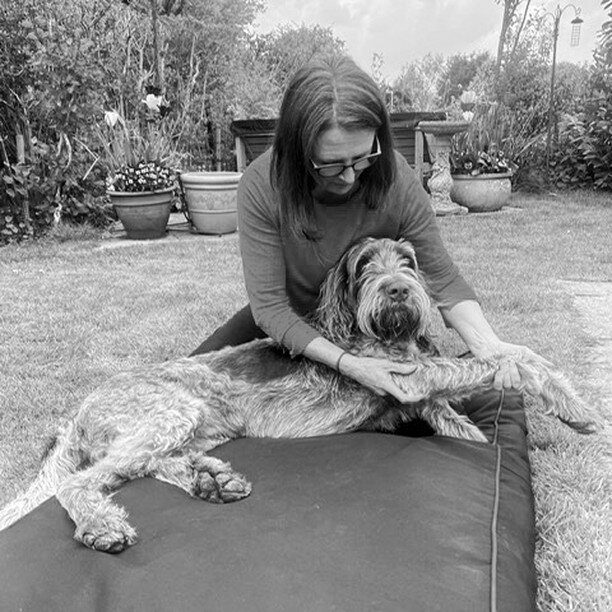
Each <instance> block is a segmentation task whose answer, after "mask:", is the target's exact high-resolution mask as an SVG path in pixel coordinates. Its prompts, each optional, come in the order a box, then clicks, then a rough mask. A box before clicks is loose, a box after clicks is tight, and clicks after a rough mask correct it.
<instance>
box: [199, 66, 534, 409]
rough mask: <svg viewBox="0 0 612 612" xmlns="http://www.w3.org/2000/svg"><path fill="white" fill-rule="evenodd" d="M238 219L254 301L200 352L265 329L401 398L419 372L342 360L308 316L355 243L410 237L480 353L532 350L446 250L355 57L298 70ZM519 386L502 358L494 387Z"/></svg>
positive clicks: (450, 317)
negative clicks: (512, 340) (488, 307)
mask: <svg viewBox="0 0 612 612" xmlns="http://www.w3.org/2000/svg"><path fill="white" fill-rule="evenodd" d="M238 224H239V227H240V249H241V256H242V262H243V267H244V277H245V284H246V289H247V293H248V296H249V300H250V305H249V306H246V307H245V308H244V309H242V310H241V311H240V312H239V313H237V314H236V315H235V316H234V317H233V318H232V319H231V320H230V321H228V322H227V323H226V324H225V325H224V326H222V327H221V328H219V329H218V330H217V331H216V332H215V333H214V334H213V335H212V336H211V337H210V338H208V339H207V340H206V341H205V342H204V343H202V344H201V345H200V346H199V347H198V348H197V349H196V351H194V353H193V354H194V355H195V354H199V353H203V352H207V351H211V350H217V349H220V348H222V347H223V346H227V345H237V344H241V343H243V342H248V341H249V340H252V339H254V338H261V337H265V336H270V337H271V338H273V339H274V340H276V341H277V342H279V343H281V344H282V345H284V346H285V347H286V348H287V349H289V351H290V353H291V355H298V354H302V355H304V356H305V357H307V358H308V359H312V360H315V361H319V362H321V363H324V364H326V365H327V366H329V367H330V368H336V369H339V370H340V371H341V373H342V374H343V375H345V376H348V377H350V378H352V379H354V380H355V381H357V382H359V383H360V384H362V385H364V386H365V387H367V388H369V389H371V390H372V391H374V392H375V393H378V394H380V395H384V394H391V395H393V396H395V397H396V398H397V399H398V400H399V401H402V402H406V401H415V400H418V399H420V397H417V396H414V395H410V394H407V393H404V392H402V391H401V390H400V389H399V388H398V387H397V386H396V385H395V383H394V382H393V380H392V377H391V376H390V373H392V372H399V373H404V374H409V373H410V372H412V367H411V366H409V365H406V364H398V363H393V362H390V361H386V360H383V359H374V358H369V357H357V356H354V355H344V356H342V359H341V360H340V356H341V355H342V353H343V351H342V349H341V348H339V347H337V346H335V345H334V344H332V343H331V342H329V341H328V340H326V339H325V338H323V337H322V336H320V335H319V334H318V333H317V332H316V331H315V330H314V329H313V328H312V327H310V326H309V325H308V324H307V323H306V322H305V320H304V318H305V316H306V315H307V314H308V313H310V312H312V311H313V310H314V308H315V305H316V300H317V296H318V293H319V287H320V285H321V283H322V282H323V279H324V277H325V275H326V273H327V271H328V270H329V269H330V268H331V267H332V266H333V265H334V264H335V263H336V262H337V261H338V260H339V259H340V257H341V255H342V253H343V252H344V251H345V250H346V248H347V247H348V246H349V245H350V244H352V243H353V242H354V241H355V240H357V239H359V238H361V237H365V236H374V237H378V238H380V237H389V238H394V239H397V238H400V237H404V238H407V239H408V240H409V241H410V242H411V243H412V244H413V246H414V248H415V251H416V255H417V260H418V262H419V265H420V268H421V271H422V272H423V274H424V276H425V278H426V280H427V281H428V284H429V287H430V289H431V291H432V294H433V296H434V298H435V299H436V301H437V304H438V306H439V309H440V312H441V314H442V316H443V318H444V320H445V322H446V323H447V325H448V326H450V327H452V328H454V329H455V330H456V331H457V332H458V333H459V335H460V336H461V337H462V338H463V340H464V341H465V343H466V344H467V346H468V348H469V349H470V351H471V352H472V353H473V354H474V355H475V356H477V357H490V356H493V355H496V356H507V357H510V356H512V355H516V354H517V353H521V352H525V351H528V352H530V351H529V349H527V348H526V347H522V346H517V345H513V344H509V343H507V342H503V341H502V340H500V339H499V338H498V337H497V335H496V333H495V332H494V331H493V329H492V327H491V326H490V325H489V323H488V322H487V320H486V318H485V316H484V314H483V312H482V310H481V308H480V305H479V304H478V302H477V300H476V295H475V294H474V291H473V290H472V289H471V288H470V287H469V285H468V284H467V283H466V282H465V280H464V279H463V278H462V277H461V275H460V274H459V271H458V270H457V268H456V266H455V265H454V264H453V262H452V261H451V259H450V257H449V255H448V253H447V252H446V250H445V248H444V246H443V244H442V241H441V238H440V233H439V230H438V227H437V225H436V221H435V215H434V213H433V210H432V207H431V205H430V203H429V198H428V195H427V193H426V192H425V190H424V189H423V187H422V185H421V183H420V181H419V179H418V178H417V176H416V174H415V173H414V172H413V171H412V169H411V168H410V167H409V166H408V164H407V162H406V160H405V159H404V158H403V157H402V156H401V155H400V154H399V153H397V152H396V151H394V150H393V147H392V136H391V129H390V122H389V116H388V113H387V110H386V108H385V105H384V102H383V100H382V99H381V96H380V93H379V90H378V87H377V86H376V84H375V83H374V81H373V80H372V79H371V78H370V77H369V76H368V75H367V74H366V73H365V72H364V71H363V70H361V69H360V68H359V67H358V66H357V65H356V64H355V63H354V62H353V61H352V60H351V59H349V58H348V57H344V56H333V57H328V58H324V59H320V60H317V61H315V62H313V63H311V64H309V65H307V66H305V67H304V68H302V69H301V70H299V71H298V72H297V74H296V75H295V77H294V78H293V79H292V81H291V83H290V84H289V87H288V89H287V91H286V93H285V95H284V98H283V102H282V106H281V110H280V115H279V119H278V124H277V129H276V134H275V139H274V144H273V147H272V149H271V150H269V151H267V152H266V153H264V154H263V155H262V156H260V157H259V158H258V159H256V160H255V161H253V163H252V164H251V165H250V166H249V167H248V168H247V170H246V171H245V173H244V175H243V177H242V180H241V182H240V186H239V189H238ZM519 383H520V377H519V374H518V371H517V369H516V367H515V365H514V364H513V362H512V360H511V359H510V358H509V359H506V360H504V359H502V365H501V366H500V370H499V372H498V375H497V377H496V380H495V386H496V387H497V388H498V389H500V388H502V387H505V388H510V387H516V386H517V385H518V384H519Z"/></svg>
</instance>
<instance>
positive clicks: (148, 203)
mask: <svg viewBox="0 0 612 612" xmlns="http://www.w3.org/2000/svg"><path fill="white" fill-rule="evenodd" d="M106 193H107V194H108V195H109V196H110V199H111V202H112V204H113V206H114V207H115V211H116V212H117V216H118V217H119V221H121V223H122V224H123V227H124V228H125V231H126V233H127V237H128V238H131V239H133V240H149V239H153V238H163V237H164V236H165V235H166V226H167V225H168V219H169V217H170V210H171V208H172V198H173V195H174V187H169V188H168V189H160V190H159V191H141V192H134V193H132V192H128V191H107V192H106Z"/></svg>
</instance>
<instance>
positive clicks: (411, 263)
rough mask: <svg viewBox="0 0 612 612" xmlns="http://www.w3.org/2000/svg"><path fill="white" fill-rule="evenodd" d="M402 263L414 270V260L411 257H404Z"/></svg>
mask: <svg viewBox="0 0 612 612" xmlns="http://www.w3.org/2000/svg"><path fill="white" fill-rule="evenodd" d="M404 263H405V264H406V265H407V266H408V267H409V268H410V269H411V270H416V261H415V260H414V258H412V257H404Z"/></svg>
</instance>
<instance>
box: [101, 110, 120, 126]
mask: <svg viewBox="0 0 612 612" xmlns="http://www.w3.org/2000/svg"><path fill="white" fill-rule="evenodd" d="M104 121H106V125H108V127H112V128H113V127H115V125H116V123H117V121H119V113H118V112H117V111H105V112H104Z"/></svg>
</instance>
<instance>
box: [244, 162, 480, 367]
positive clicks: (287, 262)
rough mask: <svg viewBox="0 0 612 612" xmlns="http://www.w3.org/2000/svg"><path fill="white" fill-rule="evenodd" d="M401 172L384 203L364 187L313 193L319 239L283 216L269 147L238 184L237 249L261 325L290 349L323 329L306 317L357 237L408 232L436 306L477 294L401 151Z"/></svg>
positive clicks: (405, 234)
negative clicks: (329, 196)
mask: <svg viewBox="0 0 612 612" xmlns="http://www.w3.org/2000/svg"><path fill="white" fill-rule="evenodd" d="M395 155H396V161H397V172H396V178H395V181H394V183H393V185H392V186H391V188H390V189H389V191H388V193H387V194H386V196H385V199H386V205H385V206H383V207H382V208H381V209H380V210H372V209H368V208H367V206H366V204H365V202H364V199H363V194H362V190H357V191H356V192H355V193H353V195H352V196H351V197H350V198H349V199H348V200H346V201H344V202H342V203H340V204H331V203H325V202H321V201H315V215H316V217H315V218H316V223H317V227H318V228H320V229H322V236H321V237H319V238H318V239H316V240H312V239H308V238H306V237H305V236H304V237H299V236H296V235H295V234H294V233H291V232H289V231H287V230H286V229H285V228H283V227H282V224H281V212H280V210H281V196H280V193H279V191H278V190H276V189H275V188H274V187H273V186H272V184H271V182H270V164H271V157H272V156H271V150H268V151H267V152H265V153H264V154H263V155H261V156H260V157H258V158H257V159H256V160H254V161H253V162H252V163H251V164H250V165H249V167H248V168H247V169H246V171H245V172H244V174H243V176H242V179H241V181H240V185H239V187H238V228H239V240H240V252H241V256H242V264H243V271H244V279H245V285H246V290H247V294H248V296H249V301H250V306H251V310H252V312H253V317H254V319H255V322H256V323H257V325H258V326H259V327H260V328H261V329H262V330H263V331H264V332H265V333H266V334H268V335H269V336H270V337H271V338H273V339H274V340H276V341H277V342H280V343H281V344H283V345H284V346H285V347H287V348H288V349H289V350H290V352H291V354H292V355H296V354H301V353H302V352H303V351H304V348H305V347H306V346H307V345H308V344H309V343H310V342H311V341H312V340H313V339H315V338H317V337H318V336H319V334H318V332H317V331H316V330H315V329H314V328H313V327H311V326H310V325H308V323H307V322H306V321H305V320H304V317H305V316H306V315H307V314H308V313H311V312H313V311H314V309H315V308H316V303H317V298H318V295H319V289H320V287H321V284H322V283H323V280H324V278H325V276H326V274H327V272H328V271H329V269H330V268H332V267H333V266H334V265H335V264H336V263H337V262H338V260H339V259H340V257H341V256H342V254H343V253H344V251H345V250H346V249H347V248H348V247H349V246H350V245H351V244H352V243H354V242H355V241H356V240H358V239H359V238H363V237H366V236H372V237H375V238H383V237H387V238H393V239H399V238H405V239H407V240H409V241H410V242H411V243H412V245H413V247H414V249H415V252H416V257H417V262H418V264H419V267H420V270H421V272H422V273H423V275H424V276H425V279H426V281H427V283H428V286H429V289H430V291H431V294H432V296H433V298H434V299H435V301H436V302H437V304H438V306H445V307H449V308H450V307H452V306H453V305H454V304H456V303H458V302H461V301H463V300H475V299H476V295H475V294H474V291H473V290H472V288H471V287H470V286H469V285H468V284H467V283H466V281H465V280H464V279H463V278H462V276H461V275H460V273H459V271H458V269H457V267H456V266H455V264H454V263H453V262H452V260H451V258H450V256H449V255H448V253H447V251H446V249H445V247H444V245H443V243H442V240H441V237H440V232H439V228H438V225H437V223H436V220H435V214H434V212H433V209H432V207H431V205H430V203H429V196H428V195H427V193H426V191H425V190H424V189H423V186H422V184H421V182H420V180H419V179H418V178H417V176H416V174H415V172H414V171H413V170H412V168H410V166H409V165H408V163H407V162H406V160H405V159H404V157H403V156H402V155H401V154H400V153H397V152H396V153H395Z"/></svg>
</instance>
